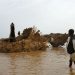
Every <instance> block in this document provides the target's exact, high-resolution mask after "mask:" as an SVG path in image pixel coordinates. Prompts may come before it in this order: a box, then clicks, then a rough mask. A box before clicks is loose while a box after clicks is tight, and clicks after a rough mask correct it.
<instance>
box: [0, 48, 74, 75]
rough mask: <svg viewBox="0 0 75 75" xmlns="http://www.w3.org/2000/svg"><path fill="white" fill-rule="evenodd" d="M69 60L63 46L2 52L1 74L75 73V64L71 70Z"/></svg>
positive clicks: (0, 57) (55, 74)
mask: <svg viewBox="0 0 75 75" xmlns="http://www.w3.org/2000/svg"><path fill="white" fill-rule="evenodd" d="M68 60H69V55H68V54H67V53H66V51H65V49H63V48H53V49H51V48H48V49H47V50H45V51H30V52H22V53H0V75H75V65H74V64H73V69H71V70H70V69H69V67H68Z"/></svg>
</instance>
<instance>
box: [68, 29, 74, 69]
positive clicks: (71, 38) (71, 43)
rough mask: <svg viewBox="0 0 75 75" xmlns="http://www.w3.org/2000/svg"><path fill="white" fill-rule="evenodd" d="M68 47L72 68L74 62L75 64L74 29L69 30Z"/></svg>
mask: <svg viewBox="0 0 75 75" xmlns="http://www.w3.org/2000/svg"><path fill="white" fill-rule="evenodd" d="M68 35H69V37H68V40H67V42H68V45H67V52H68V54H70V60H69V67H70V68H71V67H72V62H74V64H75V44H74V43H75V41H74V40H75V37H74V30H73V29H69V31H68Z"/></svg>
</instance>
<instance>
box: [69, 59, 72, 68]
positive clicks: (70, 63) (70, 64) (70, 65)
mask: <svg viewBox="0 0 75 75" xmlns="http://www.w3.org/2000/svg"><path fill="white" fill-rule="evenodd" d="M69 67H70V68H71V67H72V59H71V58H70V60H69Z"/></svg>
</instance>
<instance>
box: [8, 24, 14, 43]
mask: <svg viewBox="0 0 75 75" xmlns="http://www.w3.org/2000/svg"><path fill="white" fill-rule="evenodd" d="M9 38H10V42H14V41H15V27H14V24H13V23H11V25H10V37H9Z"/></svg>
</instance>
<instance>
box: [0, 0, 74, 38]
mask: <svg viewBox="0 0 75 75" xmlns="http://www.w3.org/2000/svg"><path fill="white" fill-rule="evenodd" d="M11 22H13V23H14V24H15V31H16V34H17V32H18V31H19V30H20V31H21V32H22V31H23V29H25V28H27V27H32V26H33V25H35V26H36V27H37V28H38V29H39V30H40V31H41V32H42V33H43V34H44V33H48V34H49V33H67V31H68V29H69V28H74V29H75V0H0V38H3V37H9V33H10V24H11Z"/></svg>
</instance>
